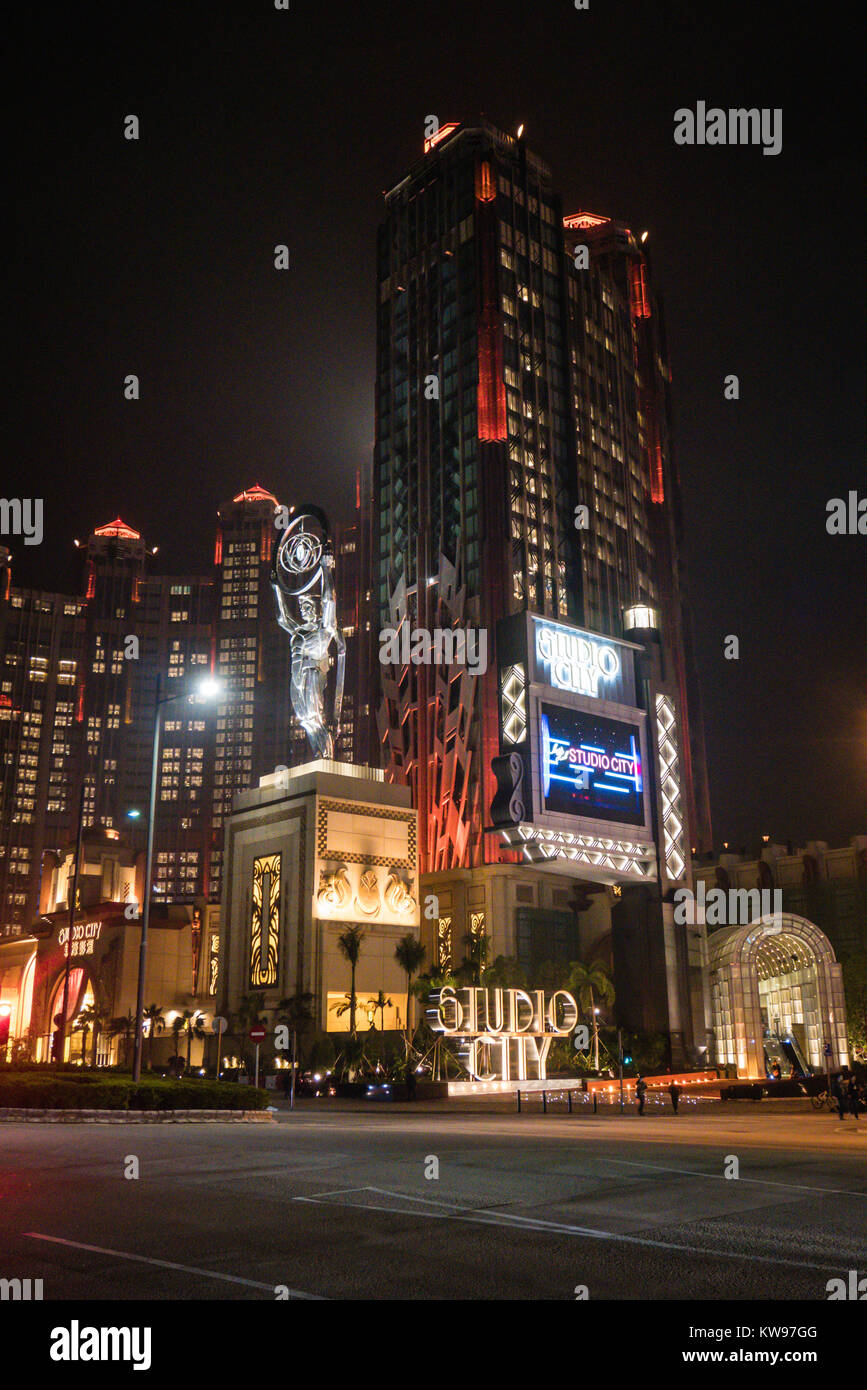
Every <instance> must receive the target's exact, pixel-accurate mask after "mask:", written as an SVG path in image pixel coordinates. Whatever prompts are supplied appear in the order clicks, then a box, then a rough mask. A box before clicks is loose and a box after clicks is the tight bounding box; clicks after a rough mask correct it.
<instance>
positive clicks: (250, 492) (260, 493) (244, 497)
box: [232, 483, 278, 507]
mask: <svg viewBox="0 0 867 1390" xmlns="http://www.w3.org/2000/svg"><path fill="white" fill-rule="evenodd" d="M232 501H233V502H273V503H274V506H275V507H276V506H277V505H278V504H277V498H276V497H275V496H274V494H273V492H267V491H266V490H265V488H263V487H260V486H259V484H258V483H254V484H253V486H252V487H245V488H244V491H243V492H239V493H238V496H237V497H233V498H232Z"/></svg>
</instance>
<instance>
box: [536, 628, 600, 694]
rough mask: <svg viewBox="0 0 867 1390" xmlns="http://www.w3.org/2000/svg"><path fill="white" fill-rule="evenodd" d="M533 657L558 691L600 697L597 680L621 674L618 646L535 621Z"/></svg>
mask: <svg viewBox="0 0 867 1390" xmlns="http://www.w3.org/2000/svg"><path fill="white" fill-rule="evenodd" d="M536 656H537V657H538V659H539V662H540V663H541V665H542V666H544V667H545V669H546V671H547V673H548V679H549V683H550V684H551V685H553V686H555V687H556V688H557V689H558V690H569V691H572V693H573V694H575V695H592V696H594V697H595V698H597V699H598V698H599V682H600V681H613V680H615V679H616V678H617V676H619V674H620V656H619V655H618V652H617V648H616V647H612V646H611V645H610V643H608V642H601V641H597V640H596V639H595V638H594V637H591V636H589V635H588V634H585V633H581V632H575V631H571V630H570V629H569V628H565V627H553V626H549V625H548V624H547V623H537V624H536Z"/></svg>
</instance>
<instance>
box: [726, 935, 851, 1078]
mask: <svg viewBox="0 0 867 1390" xmlns="http://www.w3.org/2000/svg"><path fill="white" fill-rule="evenodd" d="M708 953H709V967H710V985H711V1000H712V1007H713V1023H714V1034H715V1038H716V1060H717V1062H718V1063H722V1064H724V1063H728V1064H731V1063H734V1065H735V1066H736V1067H737V1072H738V1076H756V1077H760V1076H765V1075H766V1074H767V1073H768V1072H769V1071H770V1070H771V1069H772V1068H773V1067H774V1065H775V1064H776V1065H778V1066H779V1068H780V1071H781V1073H782V1075H784V1076H786V1075H788V1074H789V1072H790V1071H791V1070H792V1069H794V1070H795V1071H808V1070H815V1071H821V1070H823V1069H824V1066H825V1062H826V1056H825V1048H826V1046H827V1047H830V1057H829V1058H827V1060H828V1061H829V1062H830V1063H831V1066H832V1067H834V1068H836V1067H841V1066H846V1065H847V1064H848V1061H849V1045H848V1040H847V1036H846V1005H845V999H844V995H843V979H842V970H841V967H840V966H839V964H838V963H837V961H836V960H835V957H834V952H833V949H832V947H831V943H830V941H829V940H828V938H827V937H826V936H825V934H824V932H822V931H820V930H819V928H818V927H817V926H815V925H814V924H813V923H812V922H809V921H807V919H806V917H798V916H796V915H795V914H794V913H781V914H776V915H774V916H771V917H762V918H758V919H757V920H756V921H755V922H750V923H749V925H748V926H745V927H726V928H724V929H723V930H722V931H718V932H714V933H712V935H711V936H709V937H708Z"/></svg>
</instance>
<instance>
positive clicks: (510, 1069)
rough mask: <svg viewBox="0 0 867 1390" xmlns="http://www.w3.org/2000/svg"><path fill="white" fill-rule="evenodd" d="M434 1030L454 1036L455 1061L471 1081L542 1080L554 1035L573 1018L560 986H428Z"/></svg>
mask: <svg viewBox="0 0 867 1390" xmlns="http://www.w3.org/2000/svg"><path fill="white" fill-rule="evenodd" d="M427 1017H428V1023H429V1025H430V1027H431V1028H432V1029H433V1031H434V1032H435V1033H443V1034H444V1035H445V1036H446V1037H449V1038H457V1039H458V1040H459V1041H460V1044H461V1048H460V1055H461V1061H462V1062H463V1064H464V1066H465V1067H466V1069H467V1071H468V1073H469V1075H470V1076H471V1077H472V1078H473V1079H474V1080H475V1081H513V1080H514V1081H544V1080H545V1079H546V1076H547V1073H546V1070H545V1066H546V1062H547V1058H548V1053H549V1051H550V1048H551V1043H552V1042H553V1040H554V1038H555V1037H557V1038H563V1037H566V1036H567V1035H568V1034H569V1033H571V1032H572V1030H573V1028H574V1027H575V1025H576V1023H577V1022H578V1005H577V1004H576V1003H575V1000H574V999H573V998H572V995H571V994H569V993H568V991H566V990H565V989H558V990H555V991H554V993H553V994H551V995H549V996H548V998H547V999H546V997H545V993H544V991H543V990H541V989H533V990H526V989H472V988H468V989H455V988H454V987H453V986H452V985H443V987H442V988H441V989H438V990H433V991H432V993H431V996H430V1002H429V1005H428V1011H427Z"/></svg>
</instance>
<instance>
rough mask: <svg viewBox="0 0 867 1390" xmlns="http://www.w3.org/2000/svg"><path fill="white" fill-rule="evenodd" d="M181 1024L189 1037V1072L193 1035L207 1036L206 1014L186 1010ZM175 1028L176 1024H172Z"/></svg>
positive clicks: (188, 1068)
mask: <svg viewBox="0 0 867 1390" xmlns="http://www.w3.org/2000/svg"><path fill="white" fill-rule="evenodd" d="M181 1023H182V1024H183V1026H184V1031H185V1032H186V1035H187V1071H189V1070H190V1050H191V1049H192V1046H193V1035H194V1034H195V1036H196V1037H197V1038H203V1037H204V1036H205V1025H204V1014H201V1013H199V1012H198V1011H195V1010H193V1009H184V1012H183V1013H182V1014H181ZM172 1027H173V1028H174V1024H172Z"/></svg>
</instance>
